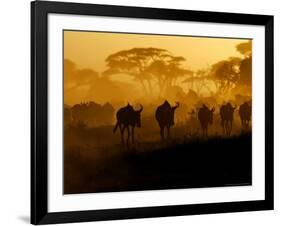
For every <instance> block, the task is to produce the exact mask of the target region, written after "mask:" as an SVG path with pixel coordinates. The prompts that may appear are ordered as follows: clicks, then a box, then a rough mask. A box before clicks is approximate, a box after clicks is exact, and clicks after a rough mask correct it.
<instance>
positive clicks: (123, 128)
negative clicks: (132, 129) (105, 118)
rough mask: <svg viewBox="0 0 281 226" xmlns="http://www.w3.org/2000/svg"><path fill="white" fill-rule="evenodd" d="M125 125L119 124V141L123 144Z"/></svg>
mask: <svg viewBox="0 0 281 226" xmlns="http://www.w3.org/2000/svg"><path fill="white" fill-rule="evenodd" d="M125 128H126V126H125V125H123V127H122V125H120V133H121V143H122V144H123V145H124V130H125Z"/></svg>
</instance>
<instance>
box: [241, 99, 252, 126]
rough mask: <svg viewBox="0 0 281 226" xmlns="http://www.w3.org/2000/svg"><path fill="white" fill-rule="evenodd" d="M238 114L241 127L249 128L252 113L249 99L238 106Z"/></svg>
mask: <svg viewBox="0 0 281 226" xmlns="http://www.w3.org/2000/svg"><path fill="white" fill-rule="evenodd" d="M239 115H240V119H241V124H242V129H244V130H247V129H248V128H249V124H250V120H251V115H252V107H251V101H248V102H245V103H244V104H242V105H241V106H240V107H239Z"/></svg>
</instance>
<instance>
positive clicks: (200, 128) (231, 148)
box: [63, 31, 252, 194]
mask: <svg viewBox="0 0 281 226" xmlns="http://www.w3.org/2000/svg"><path fill="white" fill-rule="evenodd" d="M63 69H64V192H65V193H66V194H73V193H84V192H86V193H89V192H115V191H132V190H152V189H169V188H173V189H175V188H191V187H202V186H225V184H232V185H233V184H239V183H243V185H245V184H248V183H250V182H251V141H252V139H251V131H252V124H251V114H252V112H251V111H252V110H251V103H252V102H251V101H252V41H251V40H248V39H234V38H233V39H230V38H211V37H191V36H171V35H170V36H167V35H144V34H121V33H109V32H85V31H64V68H63ZM229 160H231V161H229ZM237 162H239V164H237ZM202 166H204V167H202ZM236 168H239V170H233V169H236ZM241 169H243V170H242V171H241ZM244 171H245V172H246V173H243V174H241V173H240V172H244ZM225 175H228V176H227V177H226V176H225ZM210 178H214V180H213V179H211V180H210ZM228 178H230V180H228ZM212 181H214V183H213V182H212ZM211 182H212V183H211Z"/></svg>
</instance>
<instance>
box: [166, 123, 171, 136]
mask: <svg viewBox="0 0 281 226" xmlns="http://www.w3.org/2000/svg"><path fill="white" fill-rule="evenodd" d="M167 138H168V139H170V138H171V137H170V126H167Z"/></svg>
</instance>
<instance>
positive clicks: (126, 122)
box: [113, 104, 143, 146]
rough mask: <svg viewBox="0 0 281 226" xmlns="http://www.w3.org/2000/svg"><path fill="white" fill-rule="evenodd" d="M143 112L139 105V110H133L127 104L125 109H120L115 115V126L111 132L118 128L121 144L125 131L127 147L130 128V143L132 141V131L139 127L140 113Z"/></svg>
mask: <svg viewBox="0 0 281 226" xmlns="http://www.w3.org/2000/svg"><path fill="white" fill-rule="evenodd" d="M142 110H143V107H142V105H140V109H139V110H134V108H133V107H132V106H131V105H130V104H128V105H127V106H126V107H123V108H120V109H119V110H118V111H117V113H116V119H117V122H116V125H115V127H114V129H113V132H115V131H116V129H117V128H118V127H119V129H120V133H121V142H122V144H124V131H125V129H127V132H128V137H127V146H128V145H129V140H130V136H131V131H130V127H131V128H132V143H134V142H135V140H134V129H135V127H136V126H137V127H139V128H140V127H141V112H142Z"/></svg>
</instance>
